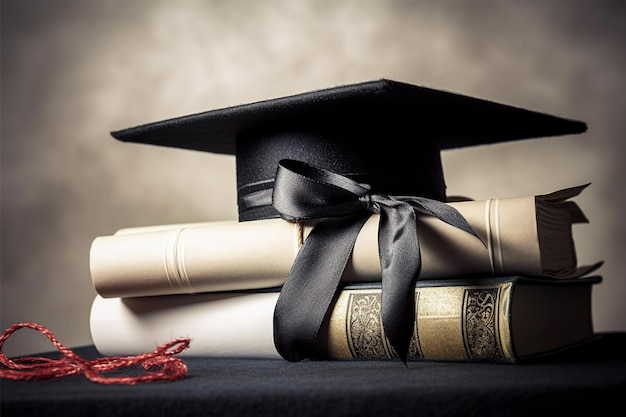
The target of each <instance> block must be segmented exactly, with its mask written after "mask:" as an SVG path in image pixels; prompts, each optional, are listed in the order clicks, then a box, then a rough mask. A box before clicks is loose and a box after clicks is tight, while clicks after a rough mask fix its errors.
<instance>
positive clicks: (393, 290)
mask: <svg viewBox="0 0 626 417" xmlns="http://www.w3.org/2000/svg"><path fill="white" fill-rule="evenodd" d="M272 204H273V206H274V208H275V209H276V210H278V212H279V213H280V215H281V217H282V218H283V219H285V220H290V221H306V220H312V219H320V220H319V221H318V222H317V224H316V225H315V227H314V228H313V230H312V231H311V233H310V234H309V236H308V237H307V238H306V240H305V241H304V244H303V245H302V247H301V249H300V251H299V252H298V255H297V256H296V259H295V261H294V263H293V265H292V267H291V270H290V271H289V275H288V277H287V280H286V281H285V284H284V286H283V288H282V289H281V292H280V295H279V297H278V301H277V303H276V308H275V310H274V344H275V347H276V349H277V351H278V353H279V354H280V355H281V356H282V357H283V358H285V359H287V360H289V361H300V360H303V359H306V358H312V357H314V354H315V352H314V348H315V341H316V338H317V335H318V333H319V330H320V327H321V325H322V322H323V320H324V317H325V316H326V313H327V311H328V309H329V307H330V305H331V303H332V302H333V298H334V297H335V295H336V293H337V290H338V288H339V282H340V280H341V276H342V275H343V272H344V270H345V267H346V265H347V262H348V260H349V258H350V255H351V254H352V250H353V248H354V243H355V241H356V238H357V236H358V234H359V232H360V230H361V228H362V226H363V225H364V224H365V222H366V221H367V219H368V218H369V217H370V216H371V215H372V214H374V213H376V214H380V221H379V229H378V247H379V257H380V265H381V271H382V276H381V281H382V296H381V297H382V323H383V329H384V332H385V335H386V337H387V339H388V340H389V343H390V344H391V346H392V347H393V349H394V350H395V352H396V354H397V355H398V356H399V357H400V358H401V359H402V360H403V361H406V357H407V355H408V351H409V343H410V340H411V337H412V335H413V323H414V321H415V281H416V280H417V277H418V276H419V273H420V268H421V256H420V248H419V241H418V231H417V213H422V214H426V215H430V216H435V217H437V218H439V219H441V220H442V221H444V222H446V223H448V224H450V225H452V226H455V227H458V228H459V229H461V230H464V231H466V232H468V233H470V234H472V235H474V236H477V235H476V233H475V232H474V230H473V229H472V227H471V226H470V225H469V223H468V222H467V221H466V220H465V219H464V218H463V216H462V215H461V214H460V213H459V212H458V211H457V210H456V209H454V208H453V207H451V206H450V205H448V204H446V203H443V202H441V201H437V200H432V199H429V198H423V197H413V196H410V197H407V196H387V195H382V194H371V193H370V192H369V189H368V188H367V186H363V185H361V184H358V183H357V182H355V181H353V180H351V179H350V178H347V177H344V176H342V175H339V174H335V173H333V172H330V171H327V170H324V169H321V168H318V167H315V166H312V165H309V164H306V163H304V162H300V161H295V160H289V159H284V160H281V161H280V162H279V164H278V169H277V172H276V179H275V184H274V192H273V198H272Z"/></svg>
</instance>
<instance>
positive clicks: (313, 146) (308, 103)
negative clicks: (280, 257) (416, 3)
mask: <svg viewBox="0 0 626 417" xmlns="http://www.w3.org/2000/svg"><path fill="white" fill-rule="evenodd" d="M585 130H586V125H585V123H583V122H580V121H576V120H569V119H564V118H560V117H556V116H552V115H548V114H544V113H539V112H534V111H530V110H525V109H521V108H517V107H513V106H509V105H504V104H499V103H495V102H491V101H487V100H482V99H477V98H472V97H467V96H463V95H459V94H454V93H451V92H445V91H440V90H435V89H431V88H425V87H419V86H415V85H410V84H405V83H401V82H397V81H390V80H385V79H383V80H378V81H371V82H365V83H359V84H353V85H346V86H340V87H334V88H328V89H324V90H318V91H313V92H309V93H304V94H298V95H293V96H288V97H284V98H278V99H273V100H267V101H260V102H256V103H252V104H245V105H241V106H234V107H229V108H224V109H220V110H213V111H208V112H205V113H198V114H194V115H190V116H184V117H179V118H174V119H170V120H165V121H161V122H156V123H151V124H146V125H142V126H137V127H133V128H129V129H125V130H121V131H117V132H112V135H113V136H114V137H115V138H117V139H119V140H122V141H128V142H137V143H145V144H152V145H162V146H170V147H175V148H185V149H193V150H198V151H206V152H215V153H222V154H232V155H235V157H236V166H237V194H238V206H239V219H240V220H241V221H246V220H260V219H265V218H271V217H279V216H280V217H283V218H287V219H289V220H294V219H295V220H300V219H308V218H316V219H320V220H319V221H318V222H317V223H316V225H315V227H314V228H313V229H312V231H311V232H310V234H309V235H308V236H307V238H306V240H305V241H304V243H303V245H302V247H301V249H300V251H299V252H298V255H297V257H296V259H295V261H294V264H293V266H292V268H291V270H290V273H289V276H288V277H287V279H286V281H285V284H284V285H283V287H282V288H281V292H280V295H279V298H278V301H277V303H276V308H275V310H274V344H275V346H276V349H277V351H278V352H279V353H280V354H281V356H283V357H284V358H285V359H288V360H291V361H297V360H301V359H305V358H311V357H314V356H315V343H316V339H317V335H318V334H319V330H320V326H321V323H322V322H323V320H324V318H325V316H326V313H327V311H328V310H329V306H330V305H331V304H332V301H333V298H334V296H335V294H336V291H337V289H338V286H339V283H340V279H341V276H342V274H343V271H344V268H345V266H346V264H347V262H348V260H349V257H350V255H351V252H352V248H353V246H354V242H355V241H356V237H357V235H358V233H359V231H360V228H361V227H362V225H363V224H364V223H365V221H366V219H367V217H368V216H370V215H371V214H372V213H379V214H380V223H379V234H378V239H379V240H378V243H379V256H380V261H381V281H382V289H383V290H382V311H381V316H382V323H383V329H384V332H385V335H386V337H387V339H388V340H389V342H390V345H391V346H392V348H393V349H394V350H395V352H396V353H397V354H398V356H400V357H401V358H402V359H403V360H405V359H406V356H407V352H408V348H409V342H410V338H411V335H412V332H413V323H414V320H415V300H414V297H415V280H416V279H417V277H418V275H419V271H420V268H421V260H420V251H419V242H418V239H417V233H416V230H418V229H417V223H416V214H417V213H422V214H426V215H433V216H436V217H438V218H439V219H440V220H442V221H445V222H447V223H449V224H451V225H453V226H455V227H458V228H460V229H462V230H465V231H467V232H470V233H473V234H474V235H475V233H474V231H473V230H471V226H469V224H467V222H466V221H465V219H463V218H462V216H460V214H458V212H456V211H455V210H454V209H453V208H452V207H450V206H449V205H447V204H445V203H444V202H445V201H446V193H445V181H444V176H443V170H442V164H441V155H440V152H441V151H442V150H445V149H452V148H461V147H466V146H475V145H485V144H492V143H498V142H505V141H513V140H520V139H530V138H538V137H545V136H557V135H566V134H574V133H581V132H583V131H585ZM285 190H286V191H285ZM352 210H353V211H352ZM287 212H288V213H287ZM293 213H295V215H294V214H293ZM311 213H312V214H311ZM309 216H310V217H309Z"/></svg>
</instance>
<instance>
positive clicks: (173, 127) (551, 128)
mask: <svg viewBox="0 0 626 417" xmlns="http://www.w3.org/2000/svg"><path fill="white" fill-rule="evenodd" d="M368 119H369V120H368ZM398 120H402V122H404V123H406V124H407V125H408V126H410V127H411V128H412V129H413V133H414V136H413V137H411V138H406V137H405V138H402V140H403V141H407V142H405V143H411V142H413V143H416V144H418V145H419V142H422V141H436V142H437V143H438V145H439V147H440V148H441V149H449V148H459V147H465V146H473V145H481V144H490V143H496V142H506V141H512V140H520V139H530V138H539V137H548V136H560V135H568V134H576V133H581V132H584V131H585V130H586V129H587V127H586V124H585V123H584V122H581V121H577V120H570V119H564V118H561V117H556V116H552V115H548V114H545V113H539V112H535V111H530V110H525V109H521V108H518V107H513V106H509V105H505V104H500V103H496V102H493V101H488V100H483V99H478V98H473V97H469V96H464V95H460V94H456V93H452V92H447V91H442V90H436V89H432V88H427V87H421V86H416V85H412V84H407V83H402V82H398V81H392V80H387V79H381V80H376V81H368V82H363V83H357V84H350V85H343V86H338V87H332V88H327V89H322V90H317V91H312V92H306V93H302V94H296V95H292V96H287V97H281V98H276V99H271V100H264V101H258V102H254V103H250V104H243V105H238V106H233V107H227V108H223V109H218V110H212V111H207V112H203V113H197V114H193V115H188V116H183V117H176V118H172V119H168V120H164V121H159V122H154V123H149V124H144V125H140V126H136V127H131V128H128V129H123V130H118V131H114V132H112V135H113V137H115V138H116V139H119V140H121V141H127V142H137V143H146V144H153V145H160V146H170V147H176V148H186V149H194V150H199V151H207V152H214V153H223V154H232V155H234V154H235V153H236V138H237V136H238V135H239V134H240V133H242V132H245V131H247V130H250V129H254V128H258V127H261V126H268V127H271V126H273V125H274V126H276V125H278V126H279V125H280V124H281V123H290V124H292V123H296V122H298V121H302V122H307V121H308V122H310V123H316V124H323V125H329V126H331V127H332V126H333V125H335V126H336V125H338V124H341V123H348V122H350V123H353V122H358V121H361V122H367V123H366V124H370V123H374V124H376V125H378V126H383V127H384V126H385V125H386V124H388V123H395V122H397V121H398ZM381 139H382V138H381ZM387 140H388V138H387Z"/></svg>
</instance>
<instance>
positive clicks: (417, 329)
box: [90, 276, 601, 362]
mask: <svg viewBox="0 0 626 417" xmlns="http://www.w3.org/2000/svg"><path fill="white" fill-rule="evenodd" d="M599 282H601V278H600V277H597V276H596V277H586V278H578V279H566V280H562V279H561V280H559V279H552V278H528V277H521V276H507V277H488V278H464V279H455V280H425V281H418V284H417V286H416V289H415V300H416V321H415V325H414V334H413V337H412V339H411V346H410V351H409V360H440V361H490V362H518V361H521V360H524V359H527V358H531V357H533V356H536V355H543V354H548V353H551V352H555V351H559V350H561V349H564V348H567V347H570V346H574V345H576V344H579V343H582V342H585V341H588V340H590V339H592V338H593V337H594V331H593V322H592V311H591V293H592V288H593V286H594V285H595V284H597V283H599ZM278 294H279V290H278V289H274V290H266V291H239V292H216V293H205V294H194V295H168V296H155V297H139V298H103V297H101V296H99V295H97V296H96V298H95V299H94V301H93V306H92V310H91V317H90V327H91V334H92V338H93V341H94V344H95V346H96V348H97V349H98V350H99V351H100V352H101V353H102V354H104V355H133V354H138V353H140V352H144V351H150V350H153V349H154V347H155V346H157V345H158V344H161V343H164V342H166V341H168V340H171V338H172V337H190V338H191V344H190V348H189V349H188V350H186V351H185V352H183V355H189V356H208V357H262V358H280V355H279V354H278V353H277V352H276V350H275V348H274V343H273V336H272V335H273V328H272V324H273V312H274V306H275V304H276V300H277V298H278ZM380 312H381V308H380V286H379V285H374V284H355V285H347V286H345V287H344V288H342V290H341V291H340V294H339V296H338V298H337V300H336V302H335V303H334V305H333V306H332V309H331V311H330V312H329V314H328V315H327V318H326V322H325V323H324V325H323V326H322V331H321V333H320V335H319V337H318V339H317V342H316V350H317V354H316V357H317V358H319V359H332V360H344V359H389V358H394V357H395V356H396V354H395V352H394V351H393V349H392V348H391V347H390V345H389V343H388V341H387V339H386V337H385V334H384V331H383V328H382V325H381V315H380Z"/></svg>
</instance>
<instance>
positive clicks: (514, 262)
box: [90, 197, 575, 298]
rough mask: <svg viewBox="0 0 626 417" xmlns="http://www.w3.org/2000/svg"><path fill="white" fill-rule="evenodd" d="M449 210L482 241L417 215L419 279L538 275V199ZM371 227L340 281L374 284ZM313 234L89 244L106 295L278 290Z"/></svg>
mask: <svg viewBox="0 0 626 417" xmlns="http://www.w3.org/2000/svg"><path fill="white" fill-rule="evenodd" d="M450 205H452V206H454V207H455V208H456V209H457V210H458V211H459V212H460V213H461V214H462V215H463V216H464V217H465V218H466V220H467V221H468V222H469V224H470V225H471V226H472V228H473V229H474V230H475V232H476V233H477V235H478V236H479V238H477V237H475V236H473V235H471V234H469V233H466V232H464V231H462V230H459V229H457V228H455V227H453V226H450V225H448V224H446V223H444V222H442V221H441V220H438V219H437V218H434V217H432V216H426V215H419V216H418V230H417V233H418V238H419V242H420V249H421V259H422V268H421V273H420V278H424V279H439V278H452V277H456V276H461V275H463V276H467V275H472V274H480V275H485V274H488V275H489V274H504V273H510V274H527V275H540V274H541V273H542V269H541V255H540V248H539V241H538V233H537V220H536V203H535V197H522V198H510V199H499V200H485V201H464V202H456V203H450ZM378 221H379V216H378V215H372V216H371V217H370V219H369V220H368V221H367V222H366V224H365V226H364V227H363V229H362V230H361V232H360V234H359V236H358V238H357V241H356V243H355V247H354V252H353V256H352V258H351V260H350V261H349V262H348V266H347V268H346V271H345V273H344V276H343V277H342V280H343V281H344V282H368V281H380V273H381V268H380V261H379V255H378V239H377V234H378ZM311 228H312V226H311V225H309V226H306V227H304V226H302V225H301V224H297V223H291V222H288V221H285V220H282V219H266V220H255V221H247V222H236V221H227V222H208V223H192V224H182V225H162V226H151V227H137V228H127V229H121V230H119V231H118V232H116V234H114V235H111V236H101V237H97V238H96V239H95V240H94V241H93V243H92V246H91V250H90V270H91V277H92V281H93V284H94V288H95V290H96V291H97V292H98V294H100V295H101V296H102V297H105V298H108V297H136V296H149V295H165V294H182V293H200V292H213V291H232V290H240V289H256V288H268V287H277V286H281V285H282V284H283V283H284V281H285V279H286V278H287V275H288V273H289V270H290V268H291V265H292V264H293V262H294V259H295V257H296V255H297V253H298V250H299V247H300V244H301V241H302V239H305V238H306V236H307V235H308V233H309V232H310V230H311ZM299 241H300V242H299ZM572 267H575V265H573V266H572Z"/></svg>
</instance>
